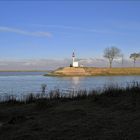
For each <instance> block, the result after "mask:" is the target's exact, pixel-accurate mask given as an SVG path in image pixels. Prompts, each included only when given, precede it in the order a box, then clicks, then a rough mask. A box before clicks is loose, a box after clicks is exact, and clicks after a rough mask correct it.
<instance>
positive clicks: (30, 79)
mask: <svg viewBox="0 0 140 140" xmlns="http://www.w3.org/2000/svg"><path fill="white" fill-rule="evenodd" d="M43 74H44V73H43V72H0V94H1V95H7V94H8V95H9V94H10V95H11V94H14V95H26V94H29V93H39V92H41V85H42V84H47V90H53V89H56V88H59V89H60V90H65V89H68V88H70V89H75V90H79V89H98V88H103V87H104V86H108V85H111V84H114V85H115V84H118V85H119V86H126V84H127V83H130V82H132V81H138V82H140V76H123V77H122V76H96V77H45V76H43Z"/></svg>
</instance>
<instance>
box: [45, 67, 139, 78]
mask: <svg viewBox="0 0 140 140" xmlns="http://www.w3.org/2000/svg"><path fill="white" fill-rule="evenodd" d="M108 75H140V68H128V67H127V68H97V67H64V68H58V69H57V70H54V71H52V72H50V73H48V74H45V75H44V76H108Z"/></svg>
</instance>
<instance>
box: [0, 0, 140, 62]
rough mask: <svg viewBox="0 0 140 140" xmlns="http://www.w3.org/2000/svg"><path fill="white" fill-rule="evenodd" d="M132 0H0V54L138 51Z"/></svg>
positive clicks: (138, 22) (138, 26)
mask: <svg viewBox="0 0 140 140" xmlns="http://www.w3.org/2000/svg"><path fill="white" fill-rule="evenodd" d="M139 13H140V2H138V1H134V2H133V1H126V2H125V1H124V2H121V1H119V2H117V1H114V2H113V1H106V2H105V1H99V2H97V1H93V2H92V1H87V2H86V1H76V2H74V1H72V2H70V1H67V2H64V1H59V2H56V1H52V2H51V1H47V2H45V1H41V2H39V1H30V2H27V1H21V2H16V1H15V2H10V1H7V2H4V1H1V2H0V50H1V51H0V58H1V59H3V60H4V59H6V60H7V59H9V60H10V59H65V58H70V57H71V53H72V51H73V49H74V50H75V51H76V53H77V55H78V57H80V58H95V57H96V58H101V57H102V55H103V50H104V49H105V48H106V47H109V46H116V47H118V48H120V49H121V50H122V52H123V54H124V55H125V56H126V57H128V56H129V55H130V53H133V52H140V16H139Z"/></svg>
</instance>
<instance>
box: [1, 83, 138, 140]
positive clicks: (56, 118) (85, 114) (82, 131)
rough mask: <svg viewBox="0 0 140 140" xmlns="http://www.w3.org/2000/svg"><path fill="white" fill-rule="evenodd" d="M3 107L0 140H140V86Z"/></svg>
mask: <svg viewBox="0 0 140 140" xmlns="http://www.w3.org/2000/svg"><path fill="white" fill-rule="evenodd" d="M41 96H42V95H40V96H33V95H30V96H28V97H27V98H26V101H17V100H16V99H14V98H12V99H10V98H9V99H8V100H7V101H4V102H1V103H0V139H4V140H13V139H14V140H21V139H22V140H23V139H26V140H39V139H40V140H42V139H44V140H46V139H47V140H49V139H50V140H53V139H54V140H55V139H67V140H79V139H80V140H87V139H91V140H92V139H96V140H105V139H107V140H112V139H113V140H118V139H127V140H132V139H135V140H137V139H140V133H139V131H140V84H139V83H136V82H135V83H133V85H131V86H130V85H128V86H127V87H126V88H118V87H108V88H106V89H104V90H103V91H102V92H101V94H98V93H97V92H96V91H90V92H88V91H86V90H84V91H78V92H77V93H76V94H73V93H71V94H70V95H68V96H67V97H66V96H63V95H61V93H60V92H59V90H57V91H56V92H50V93H49V96H47V97H41Z"/></svg>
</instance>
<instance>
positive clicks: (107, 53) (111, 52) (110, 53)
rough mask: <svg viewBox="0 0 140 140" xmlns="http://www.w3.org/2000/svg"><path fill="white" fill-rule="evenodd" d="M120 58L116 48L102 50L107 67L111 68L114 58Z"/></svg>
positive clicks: (118, 50)
mask: <svg viewBox="0 0 140 140" xmlns="http://www.w3.org/2000/svg"><path fill="white" fill-rule="evenodd" d="M119 56H120V49H118V48H116V47H110V48H106V49H105V50H104V57H105V58H107V59H108V60H109V67H110V68H112V62H113V60H114V59H115V58H117V57H119Z"/></svg>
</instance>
